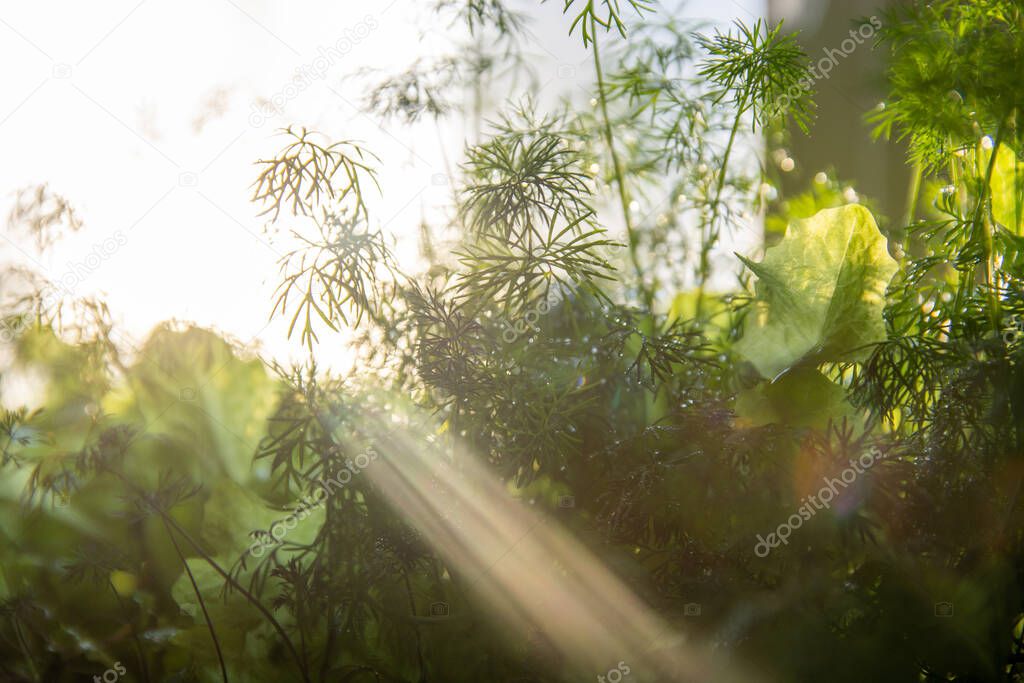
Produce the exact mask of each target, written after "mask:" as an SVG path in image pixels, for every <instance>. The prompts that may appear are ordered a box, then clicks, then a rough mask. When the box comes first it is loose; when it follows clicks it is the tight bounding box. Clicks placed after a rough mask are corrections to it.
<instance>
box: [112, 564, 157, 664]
mask: <svg viewBox="0 0 1024 683" xmlns="http://www.w3.org/2000/svg"><path fill="white" fill-rule="evenodd" d="M107 585H108V586H110V591H111V592H112V593H113V594H114V598H115V599H116V600H117V604H118V606H119V607H120V608H121V611H122V612H124V613H125V615H128V614H129V612H128V608H127V606H126V605H125V604H124V600H122V599H121V595H120V594H119V593H118V592H117V588H115V587H114V584H113V583H111V582H110V580H109V579H108V580H107ZM132 642H133V643H134V644H135V652H136V654H137V655H138V656H139V670H140V671H142V680H144V681H149V667H147V666H146V656H145V654H143V650H142V642H141V641H140V640H139V634H138V633H137V632H136V630H135V627H134V624H132Z"/></svg>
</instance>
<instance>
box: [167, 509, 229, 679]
mask: <svg viewBox="0 0 1024 683" xmlns="http://www.w3.org/2000/svg"><path fill="white" fill-rule="evenodd" d="M163 522H164V529H165V530H166V531H167V537H168V538H170V539H171V543H172V544H174V551H175V552H176V553H178V559H180V560H181V566H183V567H184V568H185V573H186V574H188V580H189V582H190V583H191V584H192V590H193V591H194V592H195V594H196V600H198V601H199V607H200V609H202V610H203V619H205V620H206V628H208V629H209V630H210V638H211V639H212V640H213V649H214V650H216V652H217V662H218V663H219V664H220V673H221V676H222V677H223V678H224V683H228V668H227V665H226V664H225V663H224V653H223V652H222V651H221V649H220V640H219V639H218V638H217V631H216V630H214V628H213V620H212V619H211V618H210V613H209V611H207V609H206V601H205V600H203V594H202V593H200V592H199V584H197V583H196V577H195V576H193V574H192V570H191V569H190V568H189V566H188V562H187V561H186V560H185V554H184V553H182V552H181V547H180V546H179V545H178V540H177V539H176V538H174V533H173V532H172V531H171V527H170V525H168V524H167V520H166V519H165V520H163Z"/></svg>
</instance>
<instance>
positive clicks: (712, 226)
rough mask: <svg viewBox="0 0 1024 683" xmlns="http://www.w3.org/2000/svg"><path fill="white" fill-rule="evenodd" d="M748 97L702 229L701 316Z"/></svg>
mask: <svg viewBox="0 0 1024 683" xmlns="http://www.w3.org/2000/svg"><path fill="white" fill-rule="evenodd" d="M746 103H747V101H746V99H745V98H744V99H742V100H740V103H739V106H738V108H737V111H736V119H735V120H734V121H733V123H732V130H730V131H729V141H728V142H727V143H726V145H725V153H724V154H723V155H722V168H721V169H720V170H719V172H718V183H717V185H716V186H715V196H714V199H712V200H711V215H710V216H709V217H708V222H707V224H706V225H705V226H704V229H702V230H701V244H700V265H699V267H698V277H699V278H700V283H699V286H698V288H697V305H696V314H697V317H700V315H701V313H702V312H703V307H704V286H705V284H706V283H707V281H708V279H709V278H710V277H711V258H710V257H711V249H712V248H714V245H715V243H716V242H717V241H718V228H717V224H718V216H719V207H720V206H721V205H722V192H723V191H724V190H725V179H726V177H727V175H728V171H729V157H731V156H732V149H733V145H735V143H736V136H737V135H738V134H739V130H740V123H741V122H742V121H743V114H744V113H745V112H746V110H747V109H746Z"/></svg>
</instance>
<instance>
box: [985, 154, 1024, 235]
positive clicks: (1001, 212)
mask: <svg viewBox="0 0 1024 683" xmlns="http://www.w3.org/2000/svg"><path fill="white" fill-rule="evenodd" d="M992 216H993V218H995V219H996V222H998V223H1000V224H1001V225H1002V226H1003V227H1004V228H1006V229H1007V230H1009V231H1010V232H1012V233H1013V234H1015V235H1020V234H1021V231H1022V230H1024V220H1022V216H1024V163H1017V156H1016V155H1015V154H1014V153H1013V150H1011V149H1010V148H1009V147H1007V146H1006V145H1000V146H999V151H998V152H996V163H995V166H994V167H993V168H992Z"/></svg>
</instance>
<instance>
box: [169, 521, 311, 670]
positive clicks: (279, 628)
mask: <svg viewBox="0 0 1024 683" xmlns="http://www.w3.org/2000/svg"><path fill="white" fill-rule="evenodd" d="M156 510H157V514H159V515H160V516H161V517H162V518H163V519H164V521H165V522H167V523H169V524H170V525H171V526H172V527H174V530H175V531H177V532H178V533H179V534H181V535H182V538H184V539H185V540H186V541H188V542H189V545H191V546H192V547H193V548H194V549H195V551H196V552H197V553H198V554H199V556H200V557H201V558H202V559H203V560H205V561H206V563H207V564H208V565H210V567H211V568H212V569H213V570H214V571H215V572H217V573H218V574H220V575H221V577H222V578H223V579H224V580H225V581H226V582H227V583H228V584H229V585H230V586H231V587H232V588H234V589H235V590H237V591H238V592H239V593H241V594H242V595H243V596H245V598H246V599H247V600H248V601H249V603H250V604H251V605H252V606H253V607H255V608H256V609H257V610H259V612H260V614H262V615H263V616H264V617H266V618H267V620H268V621H269V622H270V624H271V626H273V627H274V630H275V631H277V633H278V635H280V636H281V638H282V639H283V640H284V644H285V647H287V648H288V652H289V654H290V655H291V656H292V658H293V659H294V660H295V662H296V663H297V664H298V666H299V670H300V671H301V672H302V680H303V683H311V681H310V678H309V672H308V671H307V670H306V664H305V662H304V661H303V659H302V657H300V656H299V653H298V651H297V650H296V649H295V645H294V643H292V640H291V638H289V637H288V633H287V632H286V631H285V630H284V627H282V626H281V624H280V623H279V622H278V621H277V619H275V618H274V615H273V614H271V613H270V610H268V609H267V608H266V607H264V606H263V603H261V602H260V601H259V599H257V598H256V596H255V595H253V594H252V593H250V592H249V591H248V590H246V588H245V587H244V586H243V585H242V584H240V583H238V581H236V580H235V579H233V578H232V577H231V575H230V574H228V573H227V572H226V571H224V569H223V568H222V567H221V566H220V565H219V564H217V562H216V560H214V559H213V558H212V557H210V556H209V555H208V554H207V553H206V551H205V550H203V549H202V547H200V545H199V544H198V543H197V542H196V541H195V539H193V538H192V537H191V536H190V535H189V533H188V532H187V531H185V530H184V529H182V528H181V527H180V526H178V523H177V522H175V521H174V519H173V518H172V517H171V516H170V515H168V514H167V513H166V512H164V511H163V510H160V509H158V508H157V509H156Z"/></svg>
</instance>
